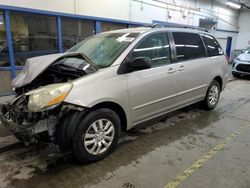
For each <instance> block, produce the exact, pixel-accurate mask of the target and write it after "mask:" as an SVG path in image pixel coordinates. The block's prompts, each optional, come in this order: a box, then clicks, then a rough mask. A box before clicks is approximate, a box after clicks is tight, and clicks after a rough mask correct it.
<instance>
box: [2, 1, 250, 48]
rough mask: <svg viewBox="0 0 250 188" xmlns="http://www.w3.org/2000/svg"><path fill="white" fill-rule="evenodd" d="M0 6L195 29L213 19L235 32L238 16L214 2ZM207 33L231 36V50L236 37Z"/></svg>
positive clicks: (13, 3) (219, 26)
mask: <svg viewBox="0 0 250 188" xmlns="http://www.w3.org/2000/svg"><path fill="white" fill-rule="evenodd" d="M159 1H161V2H159ZM164 2H165V3H169V4H164ZM173 2H175V4H174V5H173ZM0 4H1V5H10V6H19V7H25V8H34V9H40V10H49V11H56V12H64V13H72V14H80V15H89V16H97V17H104V18H113V19H120V20H128V21H136V22H143V23H152V21H153V20H158V21H164V22H171V23H179V24H187V25H193V26H199V20H200V18H211V19H215V20H217V25H216V29H220V30H230V31H237V30H238V16H239V13H238V12H237V11H235V10H233V9H231V8H229V7H227V6H226V5H225V4H222V3H219V2H217V1H215V0H188V1H187V0H175V1H173V0H143V1H141V0H105V1H104V0H53V1H51V0H1V2H0ZM171 4H172V5H171ZM183 12H185V13H186V16H183ZM241 17H242V19H243V21H242V22H244V19H245V20H246V19H247V18H246V17H247V16H244V15H243V14H242V15H241ZM241 25H242V24H241ZM248 26H249V27H250V25H249V24H248ZM241 30H242V31H243V32H244V31H245V32H244V33H243V34H240V35H239V37H238V38H239V39H242V38H244V36H246V35H247V33H246V31H247V30H248V31H250V29H249V28H245V27H244V26H241ZM211 32H212V33H213V34H215V35H216V36H217V37H220V38H224V39H226V38H227V37H228V36H232V37H233V48H234V47H235V44H236V38H237V34H235V33H231V32H218V31H216V30H214V31H211ZM244 42H245V43H246V41H244ZM244 42H242V43H241V42H238V45H237V47H238V48H240V47H242V46H246V44H245V43H244Z"/></svg>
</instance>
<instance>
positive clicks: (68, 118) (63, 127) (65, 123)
mask: <svg viewBox="0 0 250 188" xmlns="http://www.w3.org/2000/svg"><path fill="white" fill-rule="evenodd" d="M84 115H85V112H80V111H79V112H78V111H77V112H75V111H74V112H68V113H67V114H65V115H64V116H63V117H62V119H61V120H60V121H59V124H58V126H57V132H56V135H57V136H56V141H57V145H58V146H59V150H60V151H62V152H66V151H70V150H71V149H72V138H73V136H74V135H75V132H76V129H77V127H78V125H79V123H80V121H81V120H82V119H83V117H84Z"/></svg>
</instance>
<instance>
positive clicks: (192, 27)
mask: <svg viewBox="0 0 250 188" xmlns="http://www.w3.org/2000/svg"><path fill="white" fill-rule="evenodd" d="M146 27H151V28H163V27H173V28H185V29H197V30H200V31H205V32H209V31H208V30H207V29H205V28H201V27H195V26H182V25H170V26H167V25H162V24H158V23H153V24H151V25H146Z"/></svg>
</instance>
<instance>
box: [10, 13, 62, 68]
mask: <svg viewBox="0 0 250 188" xmlns="http://www.w3.org/2000/svg"><path fill="white" fill-rule="evenodd" d="M10 24H11V33H12V42H13V50H14V58H15V65H16V66H22V65H24V64H25V61H26V59H27V58H31V57H34V56H41V55H47V54H53V53H58V38H57V22H56V17H49V16H42V15H36V14H28V13H16V12H11V13H10Z"/></svg>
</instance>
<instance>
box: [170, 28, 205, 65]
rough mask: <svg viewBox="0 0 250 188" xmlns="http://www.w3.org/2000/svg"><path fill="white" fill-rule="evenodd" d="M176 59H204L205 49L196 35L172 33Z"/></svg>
mask: <svg viewBox="0 0 250 188" xmlns="http://www.w3.org/2000/svg"><path fill="white" fill-rule="evenodd" d="M173 37H174V42H175V47H176V54H177V59H178V60H180V61H182V60H188V59H196V58H200V57H205V56H206V55H205V48H204V45H203V43H202V40H201V38H200V36H199V35H198V34H195V33H185V32H173Z"/></svg>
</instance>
